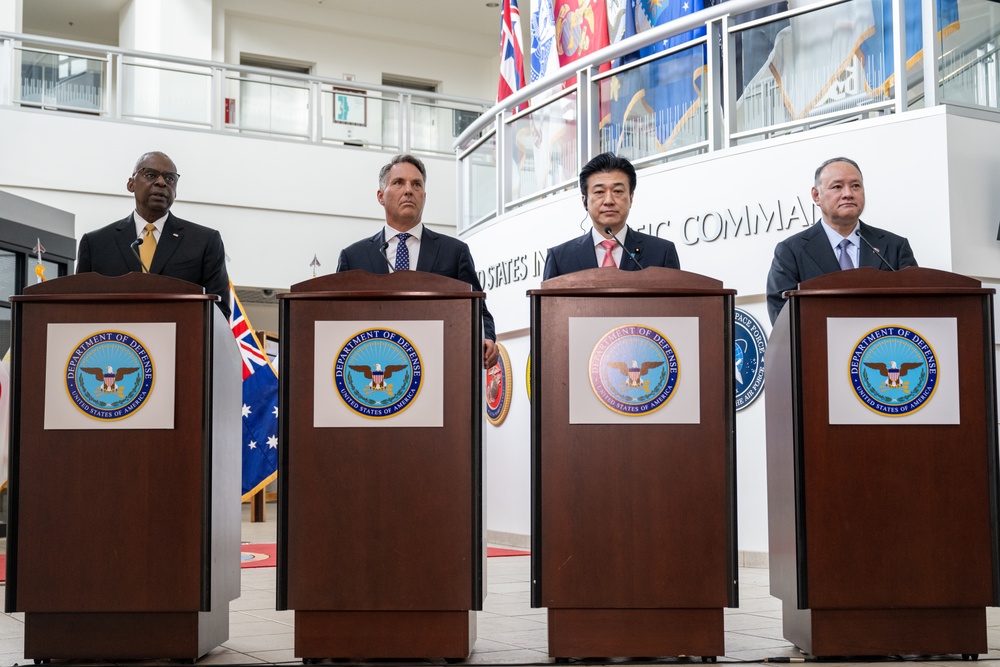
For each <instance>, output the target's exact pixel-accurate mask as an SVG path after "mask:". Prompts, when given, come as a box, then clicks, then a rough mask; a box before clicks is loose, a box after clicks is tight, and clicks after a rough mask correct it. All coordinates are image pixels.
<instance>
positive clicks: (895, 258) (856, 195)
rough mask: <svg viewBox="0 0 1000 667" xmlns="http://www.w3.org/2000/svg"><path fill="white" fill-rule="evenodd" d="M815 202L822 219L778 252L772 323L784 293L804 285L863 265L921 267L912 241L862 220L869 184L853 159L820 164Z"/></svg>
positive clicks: (770, 293)
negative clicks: (914, 253) (912, 246)
mask: <svg viewBox="0 0 1000 667" xmlns="http://www.w3.org/2000/svg"><path fill="white" fill-rule="evenodd" d="M812 198H813V201H814V202H815V203H816V205H817V206H819V209H820V211H822V213H823V218H822V219H821V220H820V221H819V223H817V224H815V225H813V226H812V227H809V228H808V229H806V230H804V231H801V232H799V233H798V234H796V235H795V236H791V237H789V238H787V239H785V240H784V241H782V242H781V243H779V244H778V245H777V246H775V248H774V260H773V261H772V262H771V270H770V271H769V272H768V274H767V314H768V316H769V317H770V318H771V324H774V322H775V320H777V319H778V313H780V312H781V308H782V306H784V305H785V298H784V297H783V296H782V293H784V292H785V291H787V290H794V289H796V288H798V286H799V283H800V282H802V281H805V280H809V279H810V278H816V277H818V276H822V275H825V274H827V273H833V272H834V271H842V270H844V269H853V268H857V267H859V266H860V267H870V268H873V269H879V270H881V271H895V270H898V269H904V268H906V267H908V266H916V265H917V261H916V260H915V259H914V258H913V251H912V250H910V242H909V241H907V240H906V239H905V238H903V237H902V236H897V235H896V234H893V233H892V232H887V231H885V230H884V229H879V228H877V227H872V226H871V225H866V224H865V223H863V222H861V213H862V211H864V209H865V184H864V179H863V177H862V176H861V168H860V167H859V166H858V165H857V163H856V162H854V161H853V160H850V159H848V158H846V157H835V158H832V159H830V160H827V161H826V162H824V163H823V164H821V165H820V166H819V168H818V169H816V175H815V184H814V185H813V188H812Z"/></svg>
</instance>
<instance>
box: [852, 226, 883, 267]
mask: <svg viewBox="0 0 1000 667" xmlns="http://www.w3.org/2000/svg"><path fill="white" fill-rule="evenodd" d="M858 230H859V231H860V232H861V235H862V236H864V237H865V241H868V243H871V244H872V245H873V246H875V247H876V248H878V249H879V250H880V251H881V252H882V256H883V257H884V256H885V251H886V247H885V244H884V243H883V241H882V239H883V238H885V237H884V236H883V235H882V234H880V233H878V232H876V231H875V230H873V229H872V228H871V227H869V226H868V225H866V224H865V223H863V222H860V221H859V222H858ZM865 241H862V240H861V239H858V243H859V244H860V247H859V249H858V250H859V254H858V265H859V268H860V267H861V266H869V267H871V268H873V269H882V268H883V264H882V260H880V259H879V258H878V256H877V255H875V253H874V252H872V249H871V248H869V247H868V243H865Z"/></svg>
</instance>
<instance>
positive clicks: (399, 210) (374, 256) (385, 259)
mask: <svg viewBox="0 0 1000 667" xmlns="http://www.w3.org/2000/svg"><path fill="white" fill-rule="evenodd" d="M426 181H427V170H426V169H425V168H424V163H423V162H421V161H420V159H419V158H417V157H414V156H413V155H397V156H395V157H394V158H392V160H391V161H390V162H389V164H387V165H385V166H384V167H382V170H381V172H379V177H378V185H379V189H378V192H377V193H376V197H378V203H379V204H381V205H382V207H383V208H384V209H385V227H384V228H383V229H382V230H381V231H379V233H378V234H376V235H375V236H373V237H371V238H368V239H362V240H360V241H358V242H357V243H353V244H351V245H349V246H348V247H346V248H344V249H343V250H342V251H341V253H340V259H339V260H338V261H337V271H338V272H340V271H350V270H351V269H361V270H363V271H368V272H369V273H389V265H390V264H391V265H392V267H393V271H406V270H411V269H415V270H417V271H427V272H428V273H436V274H437V275H439V276H445V277H447V278H457V279H458V280H461V281H464V282H467V283H469V284H470V285H472V289H473V290H475V291H477V292H481V291H483V288H482V286H481V285H480V283H479V277H478V276H477V275H476V265H475V263H474V262H473V261H472V253H471V252H470V251H469V246H467V245H466V244H465V243H462V242H461V241H459V240H458V239H456V238H452V237H450V236H445V235H443V234H437V233H436V232H434V231H432V230H430V229H427V228H426V227H424V225H423V222H422V219H423V214H424V203H425V202H426V198H427V193H426V191H425V190H424V185H425V183H426ZM383 253H384V254H383ZM483 336H484V339H483V367H484V368H491V367H492V366H493V365H494V364H496V362H497V357H498V355H499V353H498V351H497V346H496V338H497V337H496V327H495V326H494V323H493V315H491V314H490V311H489V310H487V308H486V304H483Z"/></svg>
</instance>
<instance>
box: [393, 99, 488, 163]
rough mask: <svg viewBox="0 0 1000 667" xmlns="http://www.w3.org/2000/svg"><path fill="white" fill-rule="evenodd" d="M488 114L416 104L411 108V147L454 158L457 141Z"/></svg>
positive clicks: (437, 105) (479, 110)
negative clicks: (467, 128)
mask: <svg viewBox="0 0 1000 667" xmlns="http://www.w3.org/2000/svg"><path fill="white" fill-rule="evenodd" d="M485 110H486V109H483V108H481V109H476V110H471V109H461V108H455V107H452V106H443V105H440V104H428V103H421V102H413V103H411V105H410V122H411V125H410V147H411V148H412V149H413V150H416V151H424V152H428V153H442V154H445V155H451V154H454V152H455V149H454V148H453V146H454V144H455V139H457V138H458V136H459V135H460V134H462V132H463V131H464V130H465V128H466V127H468V126H469V123H471V122H472V121H474V120H475V119H476V118H478V117H479V114H481V113H482V112H483V111H485Z"/></svg>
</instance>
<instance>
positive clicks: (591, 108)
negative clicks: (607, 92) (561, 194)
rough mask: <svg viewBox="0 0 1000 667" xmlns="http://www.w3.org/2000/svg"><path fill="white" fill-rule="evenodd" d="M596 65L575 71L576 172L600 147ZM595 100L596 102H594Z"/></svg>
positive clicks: (598, 89) (599, 107)
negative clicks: (595, 77)
mask: <svg viewBox="0 0 1000 667" xmlns="http://www.w3.org/2000/svg"><path fill="white" fill-rule="evenodd" d="M596 73H597V67H596V66H595V67H588V68H586V69H582V70H579V71H578V72H577V73H576V146H577V151H576V172H577V173H580V171H581V170H582V169H583V166H584V165H585V164H587V163H588V162H589V161H590V160H591V158H593V157H594V156H595V155H597V153H596V151H597V150H598V149H600V147H601V104H600V99H601V94H600V88H599V86H600V85H601V84H600V83H599V82H598V83H595V82H594V78H593V77H594V74H596ZM595 101H596V102H597V103H596V104H595Z"/></svg>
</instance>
